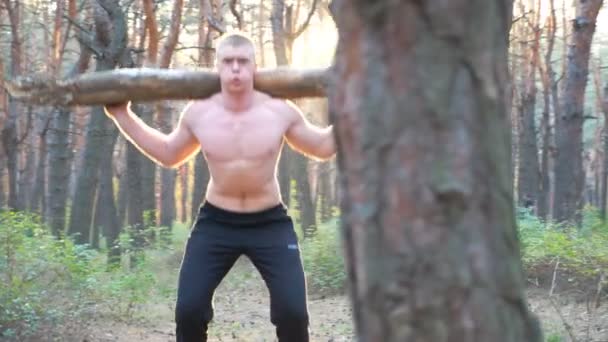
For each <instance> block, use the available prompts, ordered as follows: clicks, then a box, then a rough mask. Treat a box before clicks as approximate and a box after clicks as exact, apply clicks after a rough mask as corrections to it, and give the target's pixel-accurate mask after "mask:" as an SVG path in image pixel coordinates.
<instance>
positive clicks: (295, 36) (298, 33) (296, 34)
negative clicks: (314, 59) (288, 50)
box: [291, 0, 317, 40]
mask: <svg viewBox="0 0 608 342" xmlns="http://www.w3.org/2000/svg"><path fill="white" fill-rule="evenodd" d="M316 8H317V0H312V5H311V6H310V11H309V12H308V17H306V21H304V23H303V24H302V26H300V28H299V29H298V30H297V31H296V32H294V33H293V34H292V35H291V37H292V38H293V39H294V40H295V39H296V38H298V37H299V36H300V35H301V34H302V32H304V30H306V28H307V27H308V24H309V23H310V19H311V18H312V16H313V14H314V13H315V10H316Z"/></svg>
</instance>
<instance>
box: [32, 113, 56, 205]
mask: <svg viewBox="0 0 608 342" xmlns="http://www.w3.org/2000/svg"><path fill="white" fill-rule="evenodd" d="M50 122H51V119H50V118H48V119H45V122H44V123H43V125H44V127H42V131H41V132H40V136H39V139H38V161H37V162H36V165H37V166H36V173H35V174H36V176H35V178H34V186H33V187H32V189H31V190H30V191H31V192H30V196H29V197H30V201H29V210H30V211H32V212H38V213H41V214H44V213H45V212H46V200H45V196H44V194H45V193H46V178H47V177H46V170H47V165H46V161H47V159H48V156H47V151H48V150H47V138H46V136H47V134H48V131H49V125H50ZM43 217H44V216H43Z"/></svg>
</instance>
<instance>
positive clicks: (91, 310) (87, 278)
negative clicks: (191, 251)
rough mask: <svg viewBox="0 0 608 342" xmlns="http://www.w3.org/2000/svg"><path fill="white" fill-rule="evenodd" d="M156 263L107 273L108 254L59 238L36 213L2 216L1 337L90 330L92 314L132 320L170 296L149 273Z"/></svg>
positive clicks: (7, 213) (0, 226)
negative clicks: (153, 301) (152, 303)
mask: <svg viewBox="0 0 608 342" xmlns="http://www.w3.org/2000/svg"><path fill="white" fill-rule="evenodd" d="M124 239H125V240H129V238H128V237H124ZM128 257H129V254H128V253H125V255H124V256H123V259H127V258H128ZM156 260H157V259H156V258H150V261H147V260H146V261H144V262H142V263H141V264H138V265H137V266H135V267H128V263H126V262H124V263H123V266H118V267H115V268H111V269H109V268H108V267H107V263H106V261H107V260H106V251H104V250H102V251H96V250H92V249H89V248H87V246H84V245H75V244H74V243H73V242H72V240H70V239H57V238H55V237H54V236H52V235H51V234H49V233H48V229H46V227H44V226H43V225H42V224H41V223H40V222H39V220H38V218H37V217H36V216H35V215H31V214H26V213H20V212H2V213H0V279H1V281H2V283H3V286H0V339H7V340H17V341H20V340H24V339H26V338H28V337H29V338H33V337H34V336H37V335H41V336H46V337H49V332H48V331H51V332H52V334H60V333H61V331H60V329H58V327H81V328H82V329H86V324H85V323H86V322H87V321H90V318H91V317H92V315H95V316H96V318H99V316H100V315H110V316H113V318H118V317H120V318H121V319H123V320H124V319H127V320H128V319H131V318H133V317H134V315H135V313H136V312H137V310H138V309H139V308H140V307H141V305H142V304H144V303H146V302H149V301H150V300H151V298H152V297H154V296H159V295H162V296H166V295H167V294H168V293H169V292H168V291H167V290H166V287H163V286H159V284H158V282H157V280H156V276H155V274H154V273H153V272H152V271H151V268H152V267H151V264H150V263H153V262H155V261H156ZM124 265H126V266H124ZM51 328H52V329H51ZM71 333H74V332H73V331H72V332H71ZM46 337H45V339H47V338H46ZM50 337H53V336H50ZM54 337H57V338H60V336H54ZM34 339H35V338H34Z"/></svg>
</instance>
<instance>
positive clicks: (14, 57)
mask: <svg viewBox="0 0 608 342" xmlns="http://www.w3.org/2000/svg"><path fill="white" fill-rule="evenodd" d="M3 3H4V9H5V10H6V11H7V12H8V18H9V24H10V29H11V59H10V60H11V65H10V77H13V78H15V77H18V76H20V75H21V72H22V70H21V62H22V60H21V58H22V51H21V50H22V49H21V47H22V43H21V37H20V35H19V25H20V18H19V13H20V8H19V6H20V2H19V1H10V0H3ZM18 110H19V108H18V107H17V102H16V101H15V99H14V98H13V97H12V96H9V98H8V112H7V119H6V121H5V123H4V127H3V128H2V130H1V131H0V134H1V136H2V146H3V147H4V154H5V155H6V166H7V171H8V173H7V174H8V207H9V208H11V209H15V210H22V209H23V206H22V203H19V197H18V193H17V192H18V187H17V181H18V160H17V156H18V152H19V151H18V147H19V146H18V137H17V132H18V129H19V127H18V123H17V122H18V120H17V118H18V117H19V113H18Z"/></svg>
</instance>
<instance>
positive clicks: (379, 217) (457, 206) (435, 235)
mask: <svg viewBox="0 0 608 342" xmlns="http://www.w3.org/2000/svg"><path fill="white" fill-rule="evenodd" d="M511 9H512V2H511V1H509V0H503V1H485V0H478V1H449V2H448V1H439V0H427V1H424V2H421V1H400V2H395V1H388V0H384V1H374V2H368V1H356V2H355V1H348V0H334V1H333V10H334V13H335V16H336V23H337V26H338V30H339V32H340V38H339V42H338V49H337V56H336V63H335V65H336V70H335V72H336V75H335V79H334V87H333V88H331V94H330V105H331V108H332V110H330V112H331V113H333V114H334V119H335V125H336V129H337V131H336V133H337V142H338V148H339V152H338V162H339V165H340V167H341V169H342V171H343V172H342V174H341V182H342V187H343V188H344V191H345V192H344V200H343V202H342V209H343V211H342V212H343V231H344V238H345V241H344V243H345V247H346V257H347V270H348V274H349V280H350V285H351V286H350V289H351V296H352V300H353V306H354V318H355V323H356V330H357V333H358V336H359V340H360V341H386V342H391V341H395V342H396V341H463V342H467V341H479V342H482V341H484V342H485V341H495V342H500V341H510V342H511V341H512V342H522V341H526V342H540V341H541V340H542V336H541V332H540V328H539V325H538V322H536V320H535V319H534V318H533V317H532V315H531V313H530V312H529V309H528V306H527V303H526V299H525V291H524V290H525V282H524V276H523V270H522V265H521V261H520V251H519V245H518V241H517V232H516V223H515V217H514V210H513V190H512V187H511V183H512V179H511V178H510V174H511V172H510V171H509V161H510V158H511V156H510V138H509V133H510V132H509V126H510V125H509V116H508V113H507V103H508V97H509V94H508V89H507V84H508V81H509V78H508V76H507V41H508V40H507V37H508V32H509V26H510V23H511Z"/></svg>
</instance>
